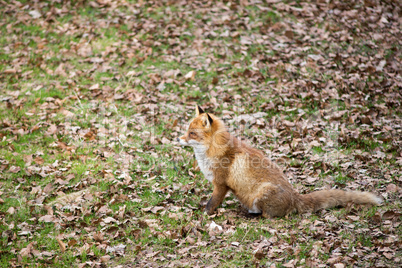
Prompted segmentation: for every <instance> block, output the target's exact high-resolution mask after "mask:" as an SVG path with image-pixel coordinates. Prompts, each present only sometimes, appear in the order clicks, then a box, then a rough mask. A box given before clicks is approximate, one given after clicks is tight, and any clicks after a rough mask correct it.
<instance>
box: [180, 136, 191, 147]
mask: <svg viewBox="0 0 402 268" xmlns="http://www.w3.org/2000/svg"><path fill="white" fill-rule="evenodd" d="M177 141H178V142H179V143H180V145H183V146H189V145H190V144H188V142H186V141H185V140H184V139H181V138H177Z"/></svg>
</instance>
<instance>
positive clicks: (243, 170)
mask: <svg viewBox="0 0 402 268" xmlns="http://www.w3.org/2000/svg"><path fill="white" fill-rule="evenodd" d="M178 141H179V142H180V144H181V145H189V146H191V147H193V148H194V153H195V157H196V159H197V162H198V166H199V167H200V169H201V171H202V173H203V174H204V176H205V178H206V179H207V180H208V181H210V182H211V183H212V184H213V186H214V189H213V193H212V197H211V199H210V200H209V201H208V203H207V205H206V208H205V210H206V212H207V213H208V214H212V213H213V212H214V211H215V209H216V208H217V207H218V206H219V205H220V204H221V203H222V201H223V199H224V198H225V196H226V193H227V192H228V191H229V190H230V191H232V192H233V194H234V195H235V196H236V197H237V198H238V199H239V200H240V202H241V203H242V204H243V205H244V206H245V207H246V208H247V209H248V211H249V213H262V216H263V217H265V218H272V217H283V216H285V215H288V214H289V213H292V212H298V213H306V212H314V211H317V210H319V209H324V208H331V207H336V206H345V205H346V204H347V203H349V202H353V203H355V204H373V205H379V204H381V203H382V199H381V198H380V197H378V196H376V195H374V194H372V193H367V192H358V191H355V192H347V191H342V190H323V191H316V192H312V193H309V194H304V195H302V194H299V193H298V192H296V191H295V190H294V189H293V187H292V185H291V184H290V183H289V182H288V180H287V179H286V178H285V175H284V174H283V172H282V170H281V169H280V168H279V167H278V166H277V165H276V164H275V163H273V162H271V161H270V160H269V159H268V158H267V157H265V156H264V155H263V153H262V152H261V151H260V150H257V149H254V148H252V147H251V146H249V145H247V144H245V143H244V142H242V141H240V140H238V139H237V138H235V137H234V136H232V135H231V134H229V132H228V130H227V129H226V127H225V126H224V124H223V122H222V121H221V120H220V119H218V118H217V117H216V116H214V115H213V114H209V113H206V112H204V111H203V109H202V108H201V107H199V106H196V117H195V118H194V119H193V120H191V121H190V124H189V127H188V130H187V132H186V134H185V135H183V136H182V137H180V138H178Z"/></svg>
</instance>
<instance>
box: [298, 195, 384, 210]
mask: <svg viewBox="0 0 402 268" xmlns="http://www.w3.org/2000/svg"><path fill="white" fill-rule="evenodd" d="M299 197H300V200H301V202H300V203H299V205H298V207H297V210H298V211H299V212H300V213H303V212H313V211H317V210H320V209H325V208H332V207H338V206H346V204H348V203H355V204H371V205H379V204H381V203H382V198H381V197H378V196H376V195H374V194H372V193H367V192H358V191H356V192H347V191H342V190H323V191H317V192H312V193H309V194H305V195H300V196H299Z"/></svg>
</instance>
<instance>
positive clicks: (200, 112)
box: [195, 105, 205, 116]
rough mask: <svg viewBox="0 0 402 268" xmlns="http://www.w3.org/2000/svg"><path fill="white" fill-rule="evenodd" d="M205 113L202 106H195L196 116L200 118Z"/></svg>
mask: <svg viewBox="0 0 402 268" xmlns="http://www.w3.org/2000/svg"><path fill="white" fill-rule="evenodd" d="M203 113H205V112H204V110H203V109H202V108H201V107H200V106H198V105H196V106H195V114H196V115H197V116H199V115H200V114H203Z"/></svg>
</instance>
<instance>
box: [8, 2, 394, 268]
mask: <svg viewBox="0 0 402 268" xmlns="http://www.w3.org/2000/svg"><path fill="white" fill-rule="evenodd" d="M1 12H2V14H3V15H2V19H1V22H0V24H1V27H2V31H3V32H4V33H6V34H5V36H4V37H3V38H2V41H1V42H2V44H3V46H2V48H1V55H3V56H2V58H1V74H0V77H1V80H0V83H1V90H0V99H1V103H0V105H1V110H2V111H4V114H3V115H2V116H1V117H0V118H1V121H0V125H1V128H0V140H1V146H0V148H1V154H0V173H1V175H0V176H1V177H0V184H1V190H0V207H1V211H0V220H1V222H2V226H3V227H2V229H1V230H0V231H1V233H2V236H1V237H2V240H1V249H0V254H1V255H2V258H3V259H4V260H6V263H7V265H9V266H12V267H15V266H22V265H28V264H31V265H39V266H51V267H53V266H55V265H61V264H62V263H70V264H72V265H73V266H78V267H100V266H102V265H107V266H117V265H122V266H124V267H129V266H131V267H133V266H164V267H165V266H166V265H169V266H172V267H177V266H190V265H191V266H192V265H197V266H203V267H204V266H210V267H216V266H219V265H221V264H222V263H227V264H228V265H229V266H235V265H246V264H250V263H253V264H254V265H256V266H267V267H268V266H269V267H271V266H276V265H282V266H284V267H303V266H314V267H316V266H326V264H329V265H332V266H334V267H346V266H374V267H393V266H397V265H400V262H401V254H400V250H399V248H400V234H401V231H400V216H401V210H400V199H401V194H402V191H401V165H402V151H401V148H402V146H401V136H402V128H401V126H402V121H401V99H402V98H401V91H400V88H401V75H400V66H401V56H400V55H401V54H400V46H401V43H400V42H401V41H400V35H401V33H400V29H401V27H400V17H399V16H400V6H398V5H397V4H396V3H394V2H392V1H375V0H374V1H351V2H342V1H332V2H325V1H318V2H314V1H312V2H310V1H301V2H298V1H296V2H290V1H191V2H189V3H186V4H183V3H181V2H179V1H168V2H166V3H165V2H158V1H155V2H152V1H139V2H138V3H130V2H126V1H90V2H60V1H48V2H35V3H28V4H22V3H20V2H18V1H15V2H10V3H5V4H4V5H3V6H2V8H1ZM35 31H36V32H35ZM27 37H29V38H27ZM196 103H197V104H201V105H202V106H203V107H205V109H206V110H208V111H213V112H215V113H216V114H217V115H219V116H221V117H222V118H223V119H224V120H225V121H226V122H227V123H228V125H229V126H230V129H231V131H232V132H234V133H236V134H237V135H238V136H240V137H242V138H244V139H247V140H248V141H249V142H251V143H252V144H253V145H254V146H256V147H258V148H260V149H262V150H264V152H266V153H267V154H268V155H269V156H270V157H271V158H272V159H274V160H275V161H277V162H278V163H279V164H280V165H281V166H283V168H284V170H285V172H286V175H287V176H288V178H289V180H290V181H291V182H292V184H293V185H294V186H295V188H296V189H297V190H298V191H299V192H301V193H305V192H310V191H312V190H319V189H327V188H334V187H336V188H342V189H346V190H367V191H373V192H376V193H378V194H380V195H381V196H382V197H383V198H384V199H385V200H386V204H385V205H384V206H383V207H379V208H365V207H353V206H350V207H347V208H345V209H344V210H330V211H321V212H319V213H317V214H316V215H303V216H296V215H292V216H289V217H288V218H284V219H274V220H271V221H268V220H264V219H261V218H259V217H258V216H257V217H254V216H253V215H249V214H248V213H247V212H246V211H245V210H244V209H243V208H242V207H241V206H240V205H239V203H238V202H237V201H236V200H235V199H233V198H232V197H229V198H228V199H227V200H226V201H225V202H224V204H223V205H222V206H221V208H220V209H219V210H218V211H217V214H216V215H213V216H212V217H207V216H205V215H203V214H202V209H203V207H204V206H205V201H206V200H207V199H208V198H209V196H210V194H211V188H210V186H208V184H207V182H206V181H205V180H204V178H203V175H202V174H201V173H200V171H199V169H198V168H197V164H196V162H195V161H194V158H193V154H192V152H191V151H187V150H185V149H183V148H180V147H179V146H177V145H176V144H175V143H174V140H175V139H176V138H177V137H178V136H179V135H180V134H181V133H182V132H183V131H184V130H185V126H186V124H187V122H188V120H189V119H190V118H191V117H192V116H193V106H194V104H196ZM13 200H17V202H15V201H13ZM44 230H46V231H44ZM47 241H53V242H54V243H53V244H52V242H47Z"/></svg>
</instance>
